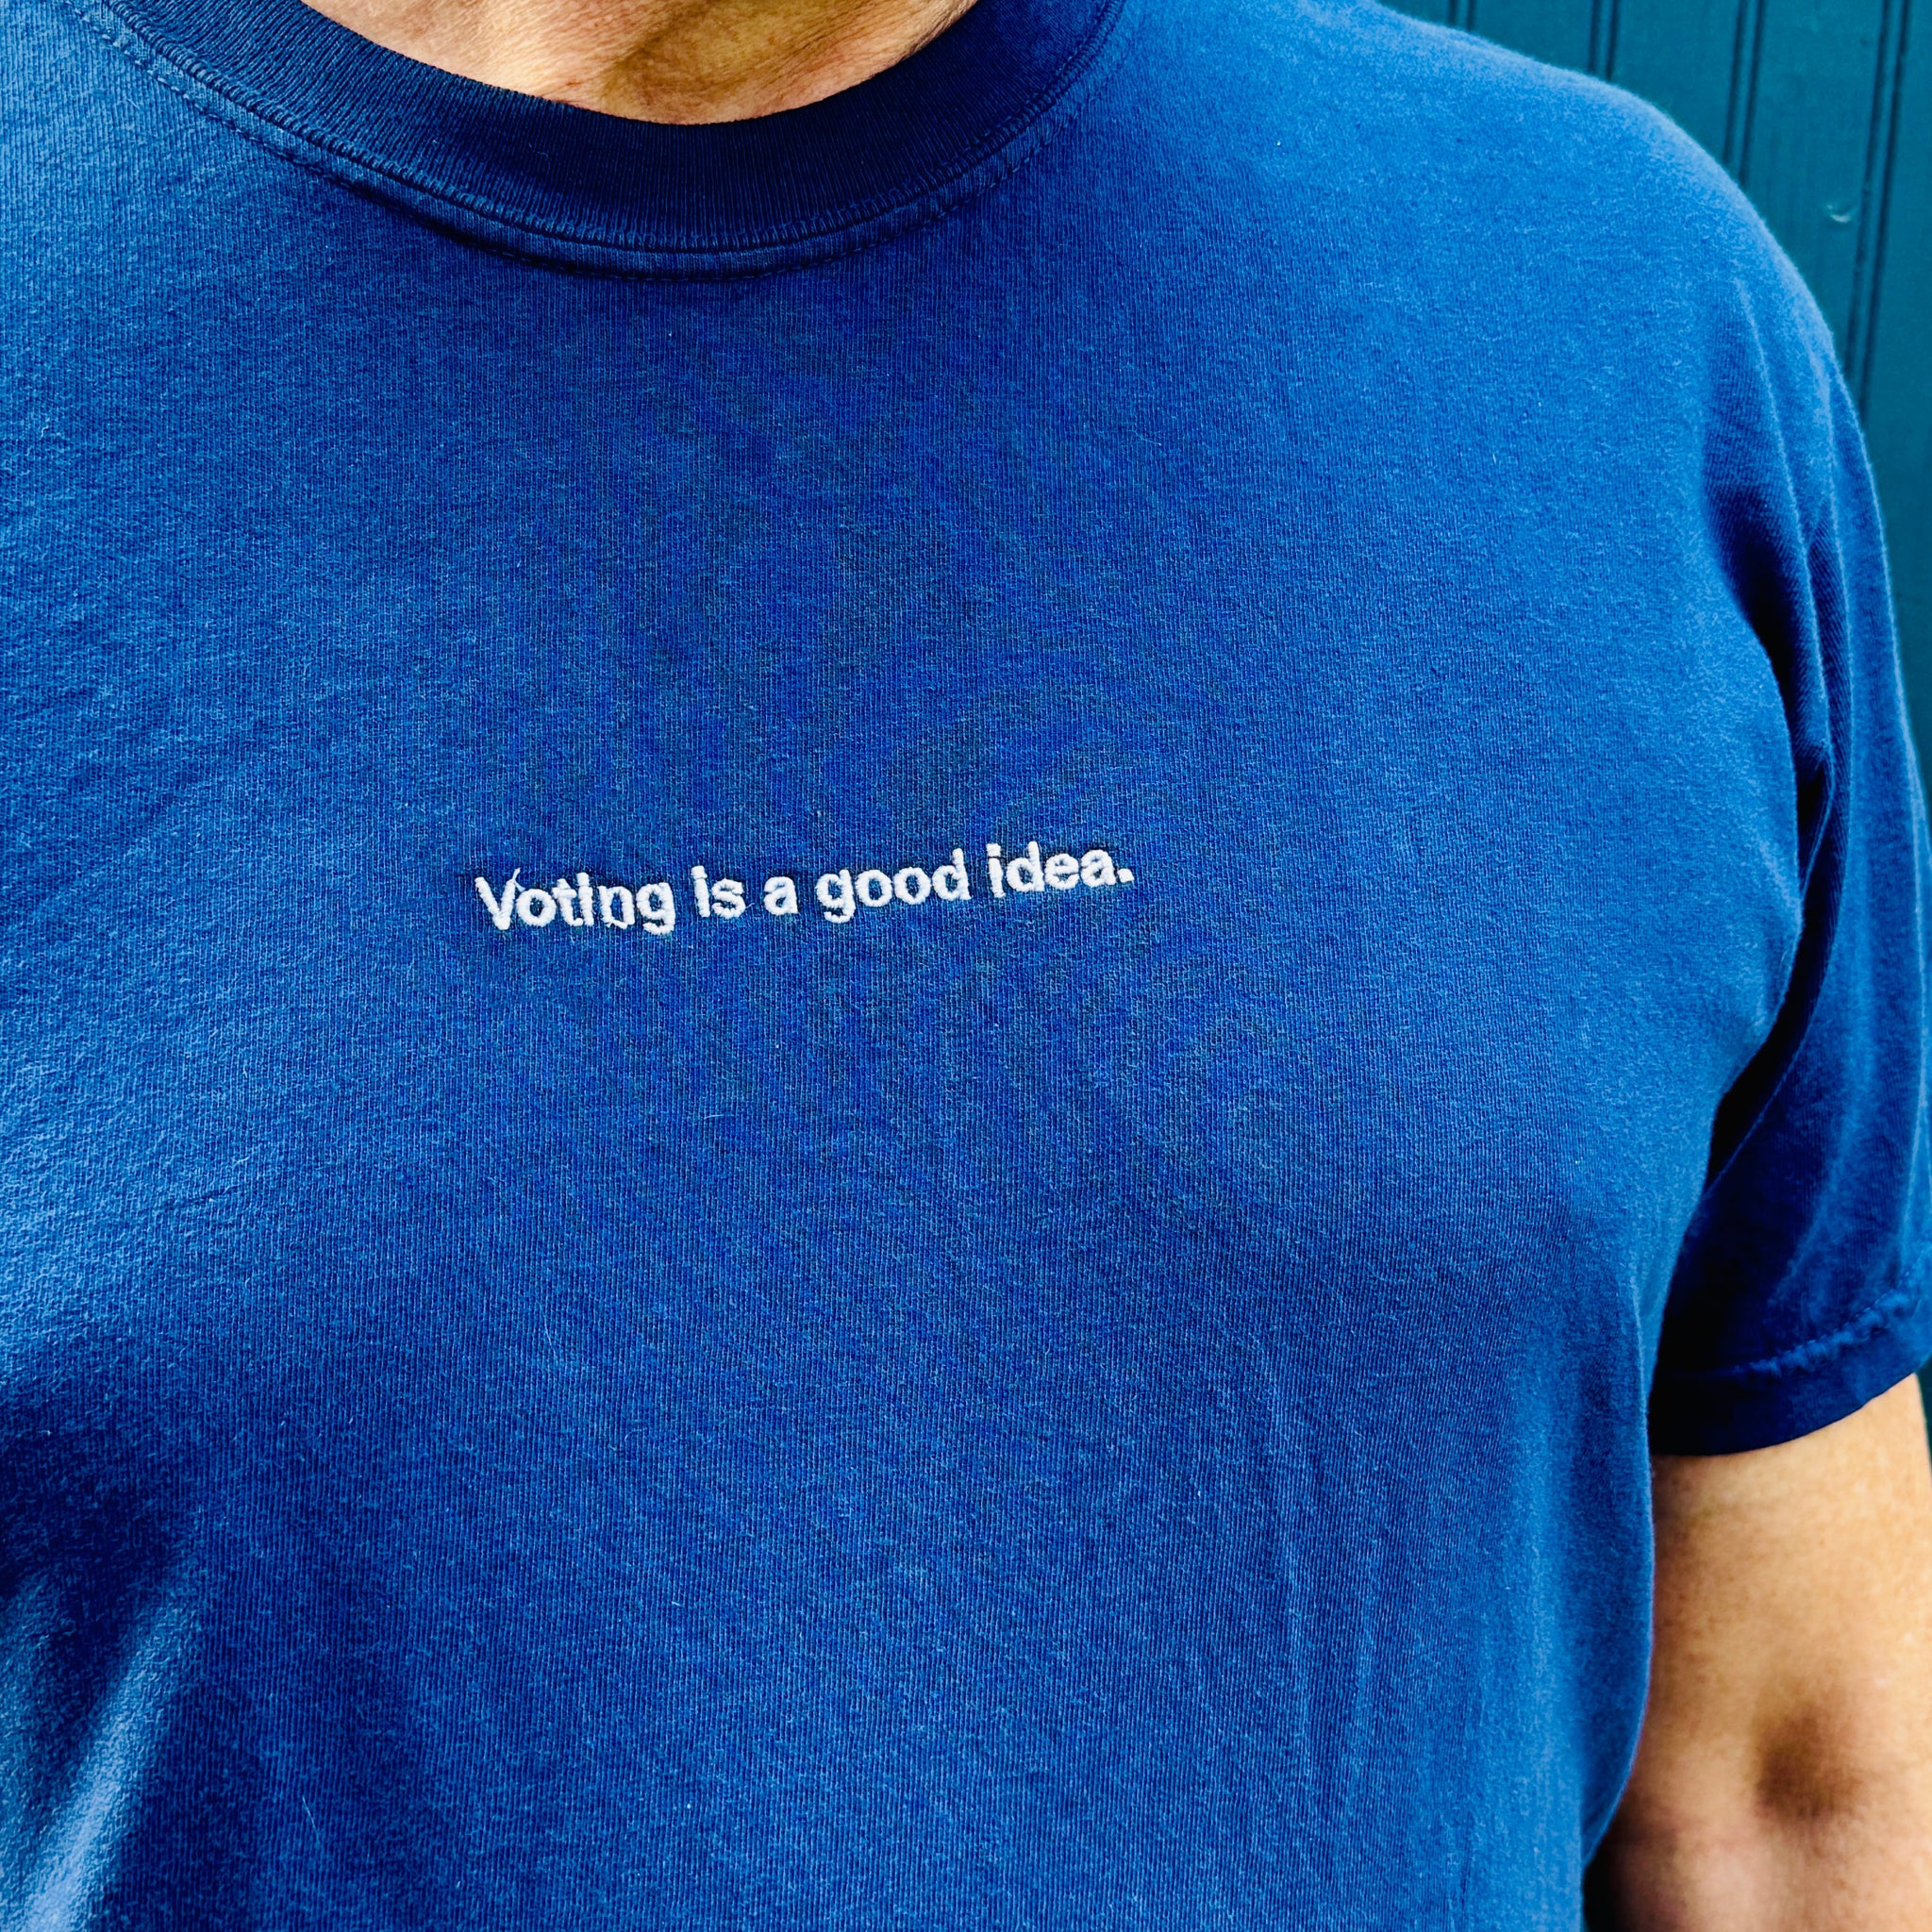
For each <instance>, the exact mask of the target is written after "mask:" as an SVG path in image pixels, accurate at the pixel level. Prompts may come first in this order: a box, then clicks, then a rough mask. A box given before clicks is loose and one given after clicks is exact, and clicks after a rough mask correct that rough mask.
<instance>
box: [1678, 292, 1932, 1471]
mask: <svg viewBox="0 0 1932 1932" xmlns="http://www.w3.org/2000/svg"><path fill="white" fill-rule="evenodd" d="M1782 299H1783V300H1784V302H1785V303H1786V305H1787V307H1786V308H1785V311H1784V313H1783V314H1782V315H1774V317H1773V318H1772V321H1771V323H1770V325H1768V326H1767V325H1763V324H1762V321H1761V317H1760V320H1759V322H1758V324H1757V325H1755V326H1754V327H1752V328H1751V329H1750V330H1749V331H1747V333H1748V335H1749V338H1750V340H1749V342H1748V346H1747V349H1746V351H1745V352H1744V353H1742V354H1740V356H1739V357H1738V358H1736V361H1735V365H1734V367H1733V369H1732V371H1731V374H1730V376H1729V378H1728V383H1727V391H1726V392H1725V393H1723V394H1720V395H1719V396H1718V397H1717V398H1716V403H1715V408H1716V411H1717V417H1718V421H1719V424H1720V427H1719V429H1718V430H1717V431H1716V432H1714V435H1713V451H1714V453H1713V458H1712V462H1711V475H1710V478H1709V479H1708V491H1709V501H1710V505H1711V510H1710V514H1711V519H1712V530H1713V539H1714V541H1717V542H1718V543H1719V545H1720V547H1721V549H1722V550H1723V551H1724V555H1725V557H1726V558H1727V567H1728V569H1729V571H1730V574H1731V579H1732V584H1733V588H1734V591H1735V592H1736V594H1737V595H1738V597H1739V598H1740V603H1741V605H1742V608H1743V609H1744V611H1745V613H1746V615H1747V616H1748V618H1749V619H1750V622H1751V623H1752V625H1753V626H1754V628H1755V629H1756V630H1757V635H1758V637H1759V638H1760V640H1761V641H1762V642H1763V644H1764V647H1765V649H1766V651H1767V652H1768V653H1769V654H1770V656H1771V658H1772V661H1773V666H1774V671H1775V673H1776V675H1777V677H1778V681H1779V686H1780V689H1781V691H1782V692H1783V695H1784V701H1785V710H1786V717H1787V721H1788V724H1789V728H1790V736H1791V748H1792V760H1793V769H1794V772H1795V774H1796V778H1797V793H1798V795H1797V806H1798V814H1797V824H1798V833H1799V841H1798V854H1797V856H1798V861H1799V874H1798V876H1799V880H1800V882H1801V887H1802V894H1803V900H1802V904H1803V913H1802V925H1801V928H1800V932H1799V938H1798V943H1797V949H1796V953H1795V956H1794V958H1793V963H1792V966H1791V971H1790V976H1789V980H1788V983H1787V989H1786V991H1785V995H1784V999H1783V1002H1782V1004H1781V1007H1780V1008H1779V1011H1778V1014H1777V1018H1776V1022H1775V1024H1774V1026H1773V1029H1772V1031H1771V1033H1770V1035H1769V1037H1768V1038H1767V1040H1766V1041H1765V1042H1764V1044H1763V1046H1762V1048H1761V1049H1760V1050H1759V1052H1758V1053H1757V1056H1756V1057H1755V1058H1754V1059H1753V1060H1752V1061H1751V1063H1750V1064H1749V1065H1748V1066H1747V1068H1746V1069H1745V1071H1744V1073H1743V1074H1742V1075H1741V1076H1740V1078H1739V1080H1738V1081H1737V1083H1736V1085H1735V1086H1734V1087H1733V1088H1732V1090H1731V1091H1730V1093H1729V1094H1728V1095H1727V1096H1726V1097H1725V1100H1724V1105H1723V1108H1722V1109H1721V1110H1720V1112H1719V1115H1718V1118H1717V1121H1716V1124H1715V1130H1714V1133H1713V1136H1712V1145H1711V1156H1710V1166H1709V1171H1708V1178H1707V1185H1706V1189H1705V1191H1704V1194H1703V1197H1702V1199H1701V1201H1700V1203H1699V1205H1698V1208H1697V1210H1696V1212H1695V1214H1694V1216H1693V1218H1692V1220H1691V1224H1690V1227H1689V1230H1688V1232H1687V1235H1686V1238H1685V1240H1684V1242H1683V1246H1682V1248H1681V1251H1680V1253H1679V1256H1678V1258H1677V1263H1676V1267H1675V1271H1674V1276H1673V1280H1672V1285H1671V1291H1670V1296H1669V1300H1668V1304H1667V1307H1666V1310H1665V1315H1664V1321H1663V1326H1662V1331H1661V1337H1660V1342H1659V1349H1658V1356H1657V1373H1656V1377H1655V1381H1654V1384H1653V1389H1652V1396H1651V1409H1650V1424H1651V1441H1652V1446H1653V1447H1654V1448H1655V1449H1657V1450H1658V1451H1661V1452H1665V1453H1677V1454H1696V1455H1716V1454H1727V1453H1730V1452H1733V1451H1739V1450H1746V1449H1755V1448H1760V1447H1763V1446H1766V1445H1767V1444H1770V1443H1773V1442H1779V1441H1787V1440H1789V1439H1790V1438H1792V1437H1795V1436H1802V1435H1806V1434H1808V1433H1809V1432H1810V1431H1812V1430H1814V1429H1819V1428H1823V1427H1824V1426H1825V1425H1826V1424H1830V1423H1833V1422H1836V1421H1838V1420H1839V1419H1840V1418H1841V1417H1843V1416H1846V1415H1849V1414H1850V1413H1851V1412H1852V1411H1853V1410H1855V1409H1857V1408H1858V1407H1861V1406H1862V1405H1863V1404H1865V1403H1866V1402H1868V1401H1870V1400H1871V1399H1872V1398H1873V1397H1874V1395H1877V1394H1880V1393H1882V1392H1883V1391H1885V1390H1887V1389H1889V1388H1890V1387H1891V1386H1892V1385H1893V1384H1894V1383H1896V1382H1899V1381H1901V1380H1903V1379H1904V1378H1905V1377H1906V1376H1907V1375H1909V1374H1912V1373H1913V1372H1914V1371H1915V1370H1916V1369H1917V1368H1919V1366H1920V1365H1921V1364H1922V1363H1923V1362H1924V1361H1925V1360H1926V1359H1927V1357H1932V1248H1928V1195H1932V1181H1928V1146H1927V1118H1926V1017H1927V1016H1926V989H1927V953H1926V941H1927V931H1926V911H1927V904H1928V882H1932V862H1928V850H1927V840H1926V825H1925V807H1924V795H1923V792H1922V790H1921V784H1920V777H1919V771H1918V765H1917V761H1916V759H1915V758H1914V756H1913V750H1912V740H1911V734H1910V731H1909V729H1908V727H1907V718H1906V709H1905V698H1904V691H1903V689H1902V685H1901V679H1900V675H1899V664H1898V649H1897V640H1896V635H1895V630H1894V625H1893V620H1892V610H1891V601H1890V587H1889V583H1888V580H1887V575H1886V566H1885V551H1884V541H1883V536H1882V531H1881V525H1880V521H1879V514H1878V507H1877V503H1876V500H1875V498H1874V491H1873V486H1872V478H1871V473H1870V470H1869V467H1868V465H1867V462H1866V458H1865V451H1864V444H1863V441H1862V438H1861V436H1860V433H1859V429H1858V424H1857V415H1856V413H1855V411H1854V408H1853V406H1852V403H1851V400H1850V398H1849V396H1848V395H1847V394H1846V391H1845V389H1844V386H1843V384H1842V383H1841V382H1840V379H1839V377H1838V374H1837V370H1836V366H1835V364H1834V363H1833V361H1832V359H1831V356H1830V351H1829V344H1828V340H1827V339H1826V338H1825V336H1824V325H1823V323H1822V322H1821V321H1819V320H1818V318H1817V316H1816V311H1815V309H1814V308H1812V307H1811V305H1810V303H1809V298H1808V297H1807V296H1806V295H1805V294H1804V293H1803V291H1802V290H1800V289H1798V288H1797V287H1796V286H1795V277H1794V276H1793V277H1790V279H1789V280H1787V281H1786V282H1785V284H1784V288H1783V296H1782ZM1780 334H1782V335H1783V337H1784V338H1785V340H1786V341H1787V342H1788V343H1790V344H1791V345H1792V346H1793V349H1794V351H1795V352H1794V353H1790V354H1788V355H1786V356H1784V358H1783V360H1782V363H1781V360H1780V349H1779V345H1778V341H1777V338H1778V337H1779V335H1780Z"/></svg>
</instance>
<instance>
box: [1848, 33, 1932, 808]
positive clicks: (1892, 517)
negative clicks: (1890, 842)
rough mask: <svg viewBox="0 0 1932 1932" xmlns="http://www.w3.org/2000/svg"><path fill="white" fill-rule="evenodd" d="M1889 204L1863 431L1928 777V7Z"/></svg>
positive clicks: (1908, 46) (1906, 87)
mask: <svg viewBox="0 0 1932 1932" xmlns="http://www.w3.org/2000/svg"><path fill="white" fill-rule="evenodd" d="M1901 12H1902V15H1903V16H1904V17H1902V18H1901V20H1900V22H1899V46H1900V51H1901V57H1902V58H1901V59H1900V61H1899V63H1898V65H1897V67H1896V69H1895V72H1896V74H1897V75H1898V82H1897V99H1896V104H1895V107H1894V109H1893V113H1892V116H1891V120H1890V153H1889V155H1888V157H1887V160H1888V162H1889V166H1888V167H1887V168H1886V170H1885V174H1886V175H1889V177H1890V199H1889V205H1886V206H1884V215H1885V219H1884V222H1883V225H1882V228H1881V231H1880V234H1879V237H1878V240H1877V244H1876V249H1875V253H1876V255H1877V258H1878V259H1877V263H1876V274H1875V275H1874V296H1873V312H1872V326H1871V336H1870V349H1869V354H1868V358H1867V361H1866V365H1865V369H1864V372H1863V375H1864V380H1863V384H1862V387H1863V390H1864V395H1863V398H1862V401H1863V403H1864V406H1865V434H1866V439H1867V441H1869V443H1870V445H1871V449H1872V467H1873V469H1874V472H1875V473H1876V475H1877V477H1878V494H1879V498H1880V500H1881V501H1882V502H1883V504H1884V506H1885V524H1886V535H1887V538H1888V540H1889V542H1890V550H1891V568H1892V588H1893V591H1894V594H1895V595H1896V597H1897V600H1898V617H1899V640H1900V644H1901V646H1902V655H1903V657H1904V660H1905V674H1906V696H1907V702H1908V703H1909V704H1910V705H1911V708H1912V721H1913V724H1914V725H1915V727H1916V729H1917V732H1918V739H1919V758H1920V763H1921V766H1922V767H1925V768H1928V774H1932V756H1928V754H1932V10H1928V8H1927V6H1926V4H1925V0H1918V4H1917V5H1916V6H1914V7H1913V8H1911V10H1910V12H1909V14H1906V13H1905V10H1904V9H1903V8H1902V9H1901Z"/></svg>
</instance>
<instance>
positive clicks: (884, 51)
mask: <svg viewBox="0 0 1932 1932" xmlns="http://www.w3.org/2000/svg"><path fill="white" fill-rule="evenodd" d="M310 4H311V5H313V6H315V7H316V8H317V9H318V11H320V12H322V13H325V14H326V15H327V16H328V17H329V19H331V20H333V21H335V22H336V23H337V24H338V25H341V26H345V27H347V28H348V29H349V30H350V32H352V33H357V34H360V35H361V36H362V38H363V39H364V40H369V41H374V42H376V43H377V44H378V45H379V46H384V47H388V48H390V49H391V50H392V51H393V52H395V53H398V54H407V55H408V57H409V58H411V59H414V60H421V61H424V62H425V63H426V64H427V65H429V66H431V67H441V68H442V69H444V70H445V71H446V72H448V73H451V74H460V75H465V76H467V77H468V78H469V79H471V80H481V81H488V82H489V83H490V84H491V86H492V87H502V88H510V89H513V90H514V91H515V92H519V93H526V94H541V95H542V96H543V97H544V98H546V99H548V100H553V101H567V102H569V103H570V104H571V105H572V106H574V107H578V108H595V109H597V110H598V111H599V112H601V113H605V114H621V115H624V116H625V117H626V118H628V119H630V120H634V121H674V122H699V121H742V120H749V119H751V118H752V117H753V116H755V115H758V114H774V113H777V112H779V111H780V110H781V109H783V108H802V107H804V106H805V105H806V104H807V103H808V102H809V101H818V100H823V99H824V97H825V96H826V95H827V94H834V93H837V92H840V91H841V89H843V88H848V87H854V86H856V85H857V84H858V82H859V81H861V80H866V79H869V78H870V77H871V76H872V75H874V74H878V73H880V72H882V71H883V70H884V69H886V68H888V67H891V66H892V65H893V64H894V63H895V62H897V61H900V60H903V59H904V58H906V57H907V55H908V54H910V53H912V52H913V51H914V50H915V49H916V48H919V47H921V46H923V45H924V43H925V42H927V41H929V40H931V39H932V38H933V36H934V35H936V34H938V33H940V32H941V30H942V29H943V28H945V27H947V26H949V25H951V24H952V23H953V22H954V21H955V20H957V19H958V17H959V15H960V14H962V13H964V12H965V11H966V8H968V7H969V6H971V5H972V0H310Z"/></svg>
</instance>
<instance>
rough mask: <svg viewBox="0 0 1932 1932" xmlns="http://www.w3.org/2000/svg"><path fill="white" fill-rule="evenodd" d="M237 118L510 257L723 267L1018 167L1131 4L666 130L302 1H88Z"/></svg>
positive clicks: (1009, 0) (1043, 23)
mask: <svg viewBox="0 0 1932 1932" xmlns="http://www.w3.org/2000/svg"><path fill="white" fill-rule="evenodd" d="M81 4H82V5H83V8H84V10H85V11H86V12H87V13H88V14H89V16H90V17H91V18H92V19H93V20H94V22H95V24H96V25H100V26H102V27H103V28H104V29H106V30H107V31H108V32H109V34H110V36H111V37H112V38H113V39H114V40H115V41H116V42H119V43H120V44H121V45H122V46H123V47H124V48H125V50H126V51H127V52H129V53H130V54H131V55H133V57H134V58H137V59H138V60H140V61H142V64H144V65H149V66H153V67H156V68H158V69H159V70H162V71H163V74H164V77H166V78H168V79H169V81H170V82H171V84H173V85H175V86H176V87H177V88H183V89H184V91H187V92H191V93H192V94H193V95H195V96H196V97H197V98H198V99H199V100H200V102H201V104H202V105H204V106H206V107H208V108H210V109H211V110H212V111H215V112H217V113H218V114H220V115H221V116H222V117H223V118H225V119H228V120H231V121H235V120H243V121H247V122H249V123H252V124H254V131H256V132H258V134H260V133H272V134H273V135H274V136H275V142H274V144H275V145H278V146H282V147H285V148H289V149H292V150H300V151H306V154H305V153H298V154H297V158H310V159H320V160H323V161H324V162H325V163H326V164H327V165H330V166H332V167H334V168H336V169H337V170H339V171H340V172H342V173H344V174H347V175H352V176H354V177H356V178H358V180H359V181H361V182H362V183H363V184H364V185H367V186H371V187H375V188H376V189H377V190H378V192H390V193H391V194H392V195H393V196H395V197H397V198H400V199H402V200H405V201H407V202H409V203H411V204H413V205H415V206H417V207H418V208H420V209H421V211H422V212H424V213H425V214H427V215H429V216H430V217H431V218H432V219H438V220H440V221H441V222H443V223H445V224H447V225H454V226H457V227H461V228H472V229H479V230H481V231H482V232H483V234H484V235H485V237H486V239H490V240H491V241H494V242H498V243H507V244H508V245H511V246H517V247H527V248H528V249H530V250H531V251H533V252H536V253H539V254H542V255H546V256H557V255H561V256H563V257H566V258H575V259H579V260H582V261H584V262H586V263H587V264H604V265H610V266H619V267H625V268H631V269H634V270H637V269H641V270H643V271H645V272H647V273H649V272H654V271H655V272H658V273H666V272H668V273H683V274H693V273H695V274H700V275H702V274H718V273H742V272H744V271H745V270H747V269H756V268H758V267H760V266H770V265H777V264H778V263H780V262H782V261H785V260H787V259H796V258H798V257H799V255H800V254H801V253H808V254H820V253H824V252H826V250H827V248H828V247H841V248H842V247H848V246H851V245H854V244H855V243H856V242H858V241H859V240H861V239H863V238H864V235H865V232H866V231H867V230H870V229H876V228H878V227H879V226H880V225H900V224H903V223H905V222H907V221H908V220H912V219H916V218H917V217H918V215H919V214H920V213H921V212H922V211H923V210H925V209H929V208H934V207H936V206H938V205H941V204H944V203H948V202H950V201H951V200H953V199H955V198H957V197H958V194H960V193H961V192H970V190H971V189H972V188H973V187H974V185H975V183H976V182H977V181H978V180H979V179H981V178H982V177H983V176H984V175H986V174H987V173H988V172H989V171H993V172H997V171H999V170H1001V169H1003V168H1006V167H1010V166H1011V165H1013V164H1014V162H1015V161H1016V159H1017V158H1018V156H1019V154H1020V153H1021V152H1023V151H1024V150H1026V149H1029V148H1030V147H1031V146H1032V145H1033V144H1034V141H1035V140H1037V139H1039V138H1041V136H1042V135H1043V133H1044V131H1045V128H1046V126H1047V125H1049V124H1051V123H1053V122H1054V121H1057V120H1058V118H1060V111H1061V110H1067V109H1070V108H1071V107H1072V105H1073V102H1074V98H1075V97H1076V96H1077V95H1078V94H1080V93H1082V92H1084V91H1085V86H1086V84H1087V83H1089V82H1091V80H1092V79H1093V78H1094V77H1095V76H1096V75H1097V73H1098V71H1099V69H1100V67H1101V66H1102V65H1103V64H1104V63H1103V56H1104V54H1105V52H1106V50H1107V48H1108V45H1109V43H1110V42H1115V41H1118V39H1119V38H1120V35H1119V32H1118V27H1119V16H1120V14H1121V12H1122V9H1123V7H1124V4H1125V0H976V4H975V5H974V6H973V7H972V8H970V9H969V10H968V11H967V12H966V13H965V14H964V15H963V16H962V17H961V18H960V19H959V20H958V21H957V22H956V23H955V24H954V25H952V26H951V27H950V28H948V29H947V31H946V32H945V33H943V34H941V35H940V36H939V38H938V39H936V40H934V41H932V42H928V43H927V44H926V45H925V46H924V47H922V48H921V49H920V50H919V51H918V52H917V53H915V54H913V55H911V56H910V57H909V58H907V59H905V60H903V61H901V62H900V63H899V64H898V65H897V66H895V67H891V68H888V69H887V70H886V71H885V72H884V73H883V74H879V75H874V77H873V78H872V79H870V80H868V81H864V82H862V83H861V84H860V85H859V86H858V87H855V88H849V89H847V90H846V91H845V92H842V93H839V94H834V95H832V96H831V97H830V98H829V99H827V100H824V101H818V102H815V103H813V104H812V105H811V106H810V107H806V108H794V109H792V110H791V111H790V112H787V113H782V114H771V115H766V116H763V117H761V118H759V119H758V120H753V121H733V122H724V123H721V124H714V125H707V126H695V127H687V126H679V127H673V126H664V125H657V124H653V123H647V122H640V121H625V120H620V119H618V118H616V117H615V116H612V115H608V114H598V113H592V112H590V111H588V110H586V109H584V108H571V107H565V106H562V105H560V104H559V103H557V102H554V101H542V100H538V99H536V98H534V97H533V96H531V95H527V94H519V93H512V92H508V91H506V90H504V89H501V88H494V87H486V86H484V85H482V84H481V83H480V82H477V81H473V80H465V79H463V78H461V77H459V76H458V75H452V74H444V73H442V72H441V70H440V69H438V68H434V67H426V66H425V65H423V64H422V63H421V62H420V61H416V60H411V59H408V58H405V57H404V56H402V55H400V54H393V53H391V52H390V51H388V50H387V49H386V48H383V47H378V46H376V45H375V44H374V43H373V42H369V41H365V40H362V39H360V38H359V37H358V36H357V35H355V34H352V33H350V32H348V31H347V30H346V29H345V28H343V27H340V26H338V25H336V24H335V23H334V22H333V21H330V20H328V19H325V17H324V16H323V15H322V14H320V13H317V12H316V11H314V9H313V8H308V7H306V6H304V5H303V4H302V0H81Z"/></svg>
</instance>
